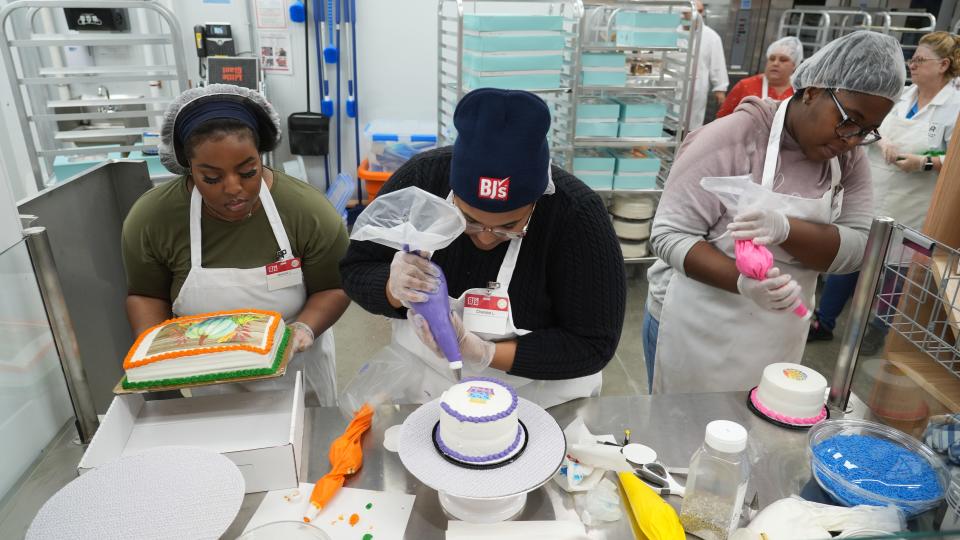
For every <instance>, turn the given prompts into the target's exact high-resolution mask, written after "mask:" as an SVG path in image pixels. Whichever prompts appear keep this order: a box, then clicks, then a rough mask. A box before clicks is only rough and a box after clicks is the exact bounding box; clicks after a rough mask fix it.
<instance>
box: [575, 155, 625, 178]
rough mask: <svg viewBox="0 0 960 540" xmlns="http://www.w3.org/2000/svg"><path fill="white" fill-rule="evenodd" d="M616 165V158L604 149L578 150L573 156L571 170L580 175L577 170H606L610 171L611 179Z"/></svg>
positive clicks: (593, 171) (585, 171)
mask: <svg viewBox="0 0 960 540" xmlns="http://www.w3.org/2000/svg"><path fill="white" fill-rule="evenodd" d="M616 165H617V159H616V158H615V157H613V156H612V155H610V153H609V152H607V151H606V150H599V149H598V150H578V151H577V152H576V153H575V154H574V156H573V170H574V171H575V174H576V175H577V176H579V175H580V174H579V172H583V173H597V172H606V173H610V175H611V176H610V178H611V179H612V178H613V170H614V168H615V167H616ZM576 171H579V172H576ZM581 180H582V178H581Z"/></svg>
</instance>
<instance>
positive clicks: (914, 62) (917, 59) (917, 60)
mask: <svg viewBox="0 0 960 540" xmlns="http://www.w3.org/2000/svg"><path fill="white" fill-rule="evenodd" d="M940 60H943V58H925V57H923V56H914V57H913V58H911V59H909V60H907V65H908V66H919V65H923V63H924V62H939V61H940Z"/></svg>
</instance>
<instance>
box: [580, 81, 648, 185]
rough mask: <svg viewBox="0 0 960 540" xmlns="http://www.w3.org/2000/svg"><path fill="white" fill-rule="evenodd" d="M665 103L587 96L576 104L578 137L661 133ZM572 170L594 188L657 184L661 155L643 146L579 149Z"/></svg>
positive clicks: (645, 135) (628, 136) (634, 135)
mask: <svg viewBox="0 0 960 540" xmlns="http://www.w3.org/2000/svg"><path fill="white" fill-rule="evenodd" d="M665 115H666V105H663V104H661V103H655V102H651V101H644V100H640V99H635V98H620V99H616V100H614V99H607V98H588V99H583V100H581V101H580V103H579V104H578V105H577V137H617V136H619V137H621V138H630V137H660V136H662V135H663V119H664V116H665ZM573 172H574V174H575V175H576V176H577V177H578V178H580V179H581V180H583V181H584V182H585V183H586V184H587V185H589V186H590V187H592V188H594V189H597V190H610V189H615V190H638V189H642V190H647V189H655V188H656V187H657V174H658V173H659V172H660V159H659V158H658V157H656V156H655V155H654V154H653V153H651V152H650V151H649V150H646V149H640V148H633V149H624V150H613V151H611V150H606V149H602V148H589V149H580V150H578V151H577V152H576V154H575V155H574V160H573Z"/></svg>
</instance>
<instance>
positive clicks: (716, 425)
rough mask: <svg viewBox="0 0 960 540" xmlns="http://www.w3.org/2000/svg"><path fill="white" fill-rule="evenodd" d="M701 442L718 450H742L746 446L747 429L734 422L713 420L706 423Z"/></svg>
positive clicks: (728, 451) (731, 452)
mask: <svg viewBox="0 0 960 540" xmlns="http://www.w3.org/2000/svg"><path fill="white" fill-rule="evenodd" d="M703 442H705V443H707V445H708V446H710V447H711V448H713V449H714V450H717V451H719V452H726V453H728V454H735V453H737V452H743V451H744V449H746V448H747V430H746V429H744V427H743V426H741V425H740V424H738V423H736V422H731V421H729V420H714V421H713V422H710V423H709V424H707V434H706V436H705V437H704V439H703Z"/></svg>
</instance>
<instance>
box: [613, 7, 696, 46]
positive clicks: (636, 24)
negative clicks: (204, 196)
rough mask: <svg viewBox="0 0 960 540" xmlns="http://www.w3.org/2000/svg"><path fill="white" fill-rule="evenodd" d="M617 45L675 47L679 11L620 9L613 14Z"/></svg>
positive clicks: (678, 26)
mask: <svg viewBox="0 0 960 540" xmlns="http://www.w3.org/2000/svg"><path fill="white" fill-rule="evenodd" d="M614 26H615V29H616V36H615V37H614V41H615V43H616V45H617V47H676V46H677V43H678V40H679V39H680V32H679V28H680V13H678V12H674V13H655V12H636V11H620V12H617V14H616V15H614Z"/></svg>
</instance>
